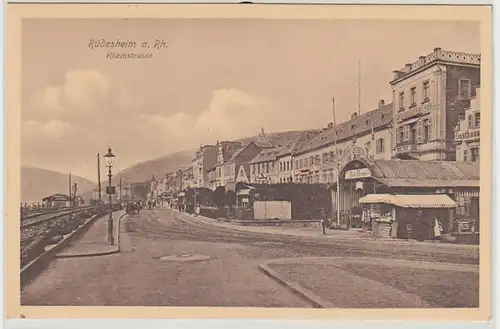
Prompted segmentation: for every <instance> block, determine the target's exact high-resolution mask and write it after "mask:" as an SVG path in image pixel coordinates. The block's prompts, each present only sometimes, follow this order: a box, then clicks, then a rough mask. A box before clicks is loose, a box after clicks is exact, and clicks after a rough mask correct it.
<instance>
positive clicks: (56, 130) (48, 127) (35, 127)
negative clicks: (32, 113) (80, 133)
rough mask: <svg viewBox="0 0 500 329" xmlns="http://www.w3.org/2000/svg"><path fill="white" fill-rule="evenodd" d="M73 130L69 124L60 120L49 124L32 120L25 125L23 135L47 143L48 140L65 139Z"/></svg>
mask: <svg viewBox="0 0 500 329" xmlns="http://www.w3.org/2000/svg"><path fill="white" fill-rule="evenodd" d="M71 130H72V128H71V125H70V124H69V123H67V122H63V121H60V120H50V121H49V122H47V123H42V122H39V121H35V120H30V121H26V122H25V123H24V125H23V133H24V135H25V136H26V137H28V138H32V139H35V140H42V141H43V140H45V141H46V140H47V138H51V139H61V138H64V137H65V136H66V135H67V134H68V133H69V132H70V131H71Z"/></svg>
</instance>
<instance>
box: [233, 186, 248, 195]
mask: <svg viewBox="0 0 500 329" xmlns="http://www.w3.org/2000/svg"><path fill="white" fill-rule="evenodd" d="M250 191H251V190H250V189H249V188H247V189H244V190H239V191H238V192H237V193H236V195H250Z"/></svg>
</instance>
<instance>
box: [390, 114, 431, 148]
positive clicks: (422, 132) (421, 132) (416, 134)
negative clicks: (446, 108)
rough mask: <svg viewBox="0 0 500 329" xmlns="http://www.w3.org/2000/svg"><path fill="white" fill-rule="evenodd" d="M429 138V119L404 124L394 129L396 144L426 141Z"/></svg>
mask: <svg viewBox="0 0 500 329" xmlns="http://www.w3.org/2000/svg"><path fill="white" fill-rule="evenodd" d="M431 139H432V135H431V120H430V119H424V120H420V121H417V122H413V123H409V124H405V125H402V126H400V127H398V128H397V129H396V145H401V144H419V143H426V142H428V141H430V140H431Z"/></svg>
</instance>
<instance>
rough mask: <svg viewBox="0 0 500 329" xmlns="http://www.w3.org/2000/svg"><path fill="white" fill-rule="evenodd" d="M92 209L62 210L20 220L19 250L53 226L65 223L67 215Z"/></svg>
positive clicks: (90, 207) (92, 207) (89, 207)
mask: <svg viewBox="0 0 500 329" xmlns="http://www.w3.org/2000/svg"><path fill="white" fill-rule="evenodd" d="M94 208H95V207H94V206H85V207H80V208H77V209H63V210H58V211H54V212H49V213H39V214H36V215H33V216H30V217H29V218H25V219H24V220H21V249H23V248H24V247H25V246H27V245H29V244H30V243H31V242H32V241H33V240H34V239H35V238H36V237H37V236H39V235H40V234H41V233H42V232H44V231H45V230H47V229H49V228H50V227H51V226H52V225H53V224H58V222H65V221H66V220H67V219H68V216H69V215H75V214H79V213H82V212H84V211H88V210H92V209H94Z"/></svg>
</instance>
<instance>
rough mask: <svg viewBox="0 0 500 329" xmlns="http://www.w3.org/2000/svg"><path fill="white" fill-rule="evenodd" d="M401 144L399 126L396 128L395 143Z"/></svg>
mask: <svg viewBox="0 0 500 329" xmlns="http://www.w3.org/2000/svg"><path fill="white" fill-rule="evenodd" d="M399 144H401V127H398V128H397V129H396V145H399Z"/></svg>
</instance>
